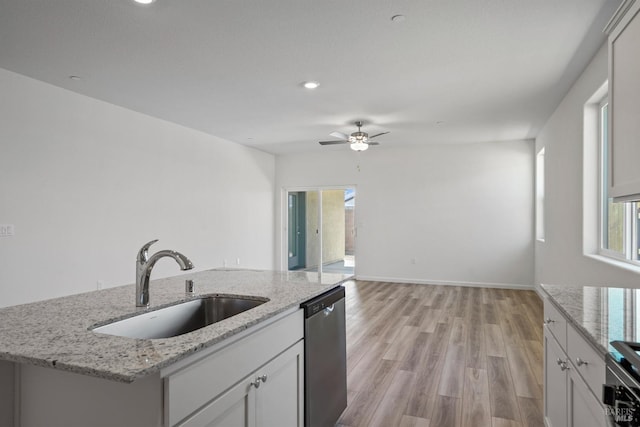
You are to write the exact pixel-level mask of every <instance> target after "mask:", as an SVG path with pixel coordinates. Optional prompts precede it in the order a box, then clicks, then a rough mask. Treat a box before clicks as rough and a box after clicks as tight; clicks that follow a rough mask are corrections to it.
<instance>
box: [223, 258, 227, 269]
mask: <svg viewBox="0 0 640 427" xmlns="http://www.w3.org/2000/svg"><path fill="white" fill-rule="evenodd" d="M222 266H223V267H226V266H227V260H226V259H223V260H222Z"/></svg>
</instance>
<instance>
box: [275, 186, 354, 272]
mask: <svg viewBox="0 0 640 427" xmlns="http://www.w3.org/2000/svg"><path fill="white" fill-rule="evenodd" d="M287 203H288V209H287V242H288V243H287V244H288V246H287V252H286V253H287V257H288V260H287V265H288V269H289V270H304V271H319V272H325V273H342V274H353V273H354V269H355V237H356V236H355V189H354V188H336V189H312V190H306V191H288V192H287Z"/></svg>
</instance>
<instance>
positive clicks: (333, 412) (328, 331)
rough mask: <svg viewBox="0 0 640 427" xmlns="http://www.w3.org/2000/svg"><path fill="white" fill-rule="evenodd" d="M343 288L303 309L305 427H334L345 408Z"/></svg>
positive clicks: (345, 374) (305, 305) (309, 303)
mask: <svg viewBox="0 0 640 427" xmlns="http://www.w3.org/2000/svg"><path fill="white" fill-rule="evenodd" d="M344 296H345V292H344V287H342V286H338V287H337V288H334V289H332V290H330V291H328V292H326V293H324V294H322V295H320V296H318V297H316V298H314V299H312V300H310V301H307V302H306V303H303V304H302V305H301V307H302V308H304V318H305V319H304V372H305V393H304V395H305V398H304V401H305V426H306V427H329V426H334V425H335V424H336V422H337V421H338V419H339V418H340V415H341V414H342V412H343V411H344V410H345V408H346V407H347V344H346V331H345V326H346V325H345V305H344Z"/></svg>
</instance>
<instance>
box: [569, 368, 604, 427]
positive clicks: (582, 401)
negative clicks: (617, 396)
mask: <svg viewBox="0 0 640 427" xmlns="http://www.w3.org/2000/svg"><path fill="white" fill-rule="evenodd" d="M567 381H568V389H569V390H568V391H569V405H568V407H567V410H568V412H569V414H568V415H569V426H570V427H601V426H606V425H607V421H606V419H605V411H604V409H603V408H602V406H601V405H600V401H599V400H598V399H596V397H595V396H594V395H593V393H591V391H590V390H589V389H588V387H587V384H586V383H585V382H584V381H583V380H582V378H581V377H580V376H579V375H578V374H577V372H575V370H570V372H569V375H568V380H567Z"/></svg>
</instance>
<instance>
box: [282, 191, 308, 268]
mask: <svg viewBox="0 0 640 427" xmlns="http://www.w3.org/2000/svg"><path fill="white" fill-rule="evenodd" d="M287 200H288V201H287V204H288V210H287V212H288V214H287V218H288V227H287V229H288V230H289V232H288V234H289V238H288V242H289V243H288V252H289V253H288V258H289V261H288V269H289V270H299V269H301V268H304V267H305V266H306V244H307V227H306V203H305V200H306V193H305V192H304V191H296V192H292V193H289V194H288V195H287Z"/></svg>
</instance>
